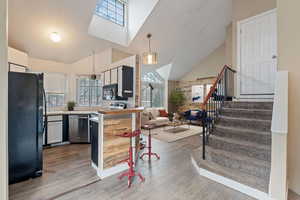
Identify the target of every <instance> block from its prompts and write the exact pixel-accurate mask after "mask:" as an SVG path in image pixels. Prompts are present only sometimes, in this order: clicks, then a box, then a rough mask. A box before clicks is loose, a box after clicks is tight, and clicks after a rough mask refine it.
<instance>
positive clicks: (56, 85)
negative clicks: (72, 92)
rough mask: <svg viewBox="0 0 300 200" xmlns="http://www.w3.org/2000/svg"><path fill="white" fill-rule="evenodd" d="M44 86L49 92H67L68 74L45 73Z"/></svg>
mask: <svg viewBox="0 0 300 200" xmlns="http://www.w3.org/2000/svg"><path fill="white" fill-rule="evenodd" d="M44 87H45V91H46V92H48V93H66V90H67V89H66V88H67V76H66V75H65V74H59V73H44Z"/></svg>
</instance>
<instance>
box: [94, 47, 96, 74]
mask: <svg viewBox="0 0 300 200" xmlns="http://www.w3.org/2000/svg"><path fill="white" fill-rule="evenodd" d="M93 73H94V74H96V70H95V51H93Z"/></svg>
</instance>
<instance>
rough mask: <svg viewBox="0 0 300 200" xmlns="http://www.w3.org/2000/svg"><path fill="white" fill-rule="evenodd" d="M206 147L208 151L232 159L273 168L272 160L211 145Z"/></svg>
mask: <svg viewBox="0 0 300 200" xmlns="http://www.w3.org/2000/svg"><path fill="white" fill-rule="evenodd" d="M206 148H207V151H210V152H214V153H216V154H219V155H222V156H224V157H226V158H230V159H234V160H238V161H243V162H246V163H248V164H250V165H251V164H254V165H257V166H262V167H267V168H271V162H269V161H265V160H259V159H256V158H253V157H249V156H246V155H240V154H237V153H234V152H230V151H224V150H219V149H214V148H212V147H210V146H206Z"/></svg>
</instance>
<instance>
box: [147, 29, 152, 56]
mask: <svg viewBox="0 0 300 200" xmlns="http://www.w3.org/2000/svg"><path fill="white" fill-rule="evenodd" d="M151 37H152V35H151V34H150V33H148V34H147V38H148V40H149V41H148V42H149V53H151Z"/></svg>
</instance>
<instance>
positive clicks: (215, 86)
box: [201, 65, 236, 110]
mask: <svg viewBox="0 0 300 200" xmlns="http://www.w3.org/2000/svg"><path fill="white" fill-rule="evenodd" d="M226 69H229V70H231V71H232V72H234V73H235V72H236V71H235V70H233V69H231V68H230V67H229V66H228V65H224V67H223V68H222V71H221V72H220V73H219V75H218V77H217V79H216V81H215V82H214V84H213V86H212V87H211V88H210V90H209V93H208V94H207V96H206V97H205V99H204V102H203V103H202V105H201V107H202V109H203V110H205V109H206V105H207V103H208V101H209V99H210V98H211V97H212V95H213V93H214V92H215V90H216V89H217V85H218V82H219V81H220V80H221V78H222V76H223V74H224V72H225V70H226Z"/></svg>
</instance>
